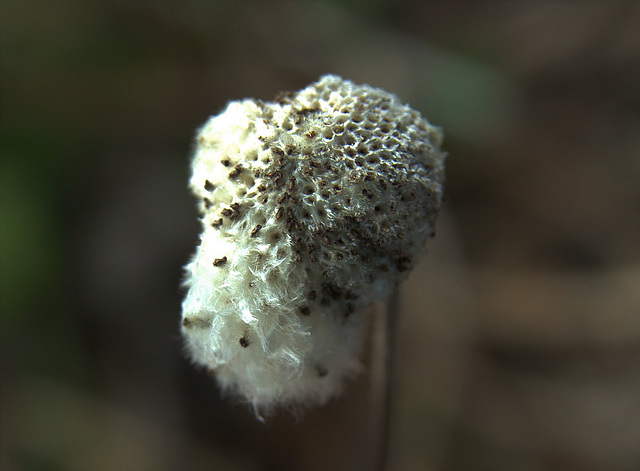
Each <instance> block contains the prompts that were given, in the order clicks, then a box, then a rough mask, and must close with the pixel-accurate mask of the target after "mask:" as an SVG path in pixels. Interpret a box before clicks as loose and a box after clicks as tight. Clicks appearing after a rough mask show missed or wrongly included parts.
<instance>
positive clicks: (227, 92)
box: [0, 0, 640, 471]
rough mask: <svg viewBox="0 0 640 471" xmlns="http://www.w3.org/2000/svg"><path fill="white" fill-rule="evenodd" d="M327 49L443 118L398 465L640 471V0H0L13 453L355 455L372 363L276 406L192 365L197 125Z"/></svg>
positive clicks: (131, 465) (42, 460) (269, 92)
mask: <svg viewBox="0 0 640 471" xmlns="http://www.w3.org/2000/svg"><path fill="white" fill-rule="evenodd" d="M325 73H336V74H340V75H342V76H344V77H345V78H349V79H351V80H353V81H355V82H358V83H368V84H371V85H374V86H379V87H383V88H385V89H387V90H390V91H392V92H394V93H396V94H398V95H399V96H400V97H401V98H402V100H403V101H405V102H408V103H410V104H411V105H412V106H413V107H415V108H417V109H419V110H420V111H421V112H422V113H423V114H424V115H425V116H426V117H428V119H429V120H430V121H431V122H432V123H434V124H437V125H440V126H443V127H444V130H445V134H446V140H445V148H446V150H447V151H448V152H449V154H450V156H449V160H448V182H447V195H446V202H445V206H444V209H443V212H442V214H441V217H440V220H439V225H438V235H437V237H436V238H435V239H434V240H433V241H432V242H433V243H431V244H430V245H429V254H428V256H427V258H426V259H425V261H424V262H423V263H422V264H421V265H420V267H419V268H418V269H417V270H415V272H414V273H413V274H412V276H411V278H410V279H409V280H408V281H407V282H406V284H405V285H404V286H403V289H402V312H401V318H400V321H399V322H400V326H399V337H398V350H397V356H396V366H397V370H396V387H395V391H394V392H395V396H394V405H393V409H392V428H391V455H390V465H391V466H390V469H393V470H434V471H458V470H460V471H461V470H472V471H474V470H487V471H491V470H505V471H507V470H508V471H519V470H523V471H543V470H557V471H565V470H566V471H572V470H576V471H578V470H579V471H600V470H602V471H605V470H606V471H618V470H619V471H633V470H637V469H640V3H639V2H634V1H629V2H622V1H581V2H570V1H567V2H557V1H556V2H552V1H546V2H516V1H512V2H410V1H406V0H405V1H403V0H373V1H365V0H362V1H356V0H353V1H348V0H343V1H335V2H330V1H328V2H304V1H300V2H290V3H285V2H248V1H238V2H215V1H210V2H209V1H184V2H160V1H158V2H155V1H154V2H151V1H147V2H127V1H92V2H86V1H62V0H59V1H56V0H51V1H44V0H43V1H33V0H24V1H16V0H14V1H11V0H2V3H0V81H1V82H0V85H1V90H0V98H1V102H0V138H1V153H2V168H1V175H0V178H1V179H2V183H1V188H2V199H1V204H2V206H1V239H0V242H1V254H2V259H1V262H2V266H1V270H0V274H1V282H2V284H1V292H0V296H1V298H0V299H1V317H0V319H1V347H0V355H1V363H0V368H1V369H0V382H1V386H0V408H1V409H0V423H1V428H0V433H1V435H0V439H1V450H0V468H2V469H4V470H7V471H13V470H72V471H75V470H77V471H84V470H98V471H101V470H105V471H107V470H136V471H140V470H158V471H163V470H194V471H195V470H205V469H206V470H264V471H267V470H268V471H271V470H284V471H288V470H326V469H332V470H336V471H338V470H359V469H365V463H367V460H368V458H367V457H368V456H370V455H371V449H370V446H369V445H367V436H368V435H367V429H368V426H367V423H368V413H369V409H368V402H367V401H368V383H367V374H364V375H363V376H362V377H360V378H359V379H358V380H356V381H353V382H352V383H351V384H350V386H349V387H348V388H347V391H346V393H345V394H344V396H342V397H341V398H339V399H336V400H334V401H332V402H331V403H330V404H329V405H327V406H326V407H324V408H321V409H318V410H314V411H312V412H310V413H309V414H307V415H306V416H305V417H304V418H303V419H301V420H300V419H296V418H295V417H292V416H290V415H289V414H279V415H278V416H276V417H274V418H273V419H272V420H270V421H268V422H267V424H266V425H265V424H261V423H259V422H257V421H256V420H255V419H254V417H253V416H252V414H251V412H250V411H249V410H248V409H247V408H246V407H245V406H243V405H242V404H238V403H237V402H234V401H233V400H229V399H225V398H221V397H220V393H219V391H218V389H217V388H216V385H215V383H214V381H213V380H212V379H211V378H210V377H208V376H207V375H206V374H204V373H203V372H201V371H198V370H195V369H193V368H192V367H191V366H190V365H189V364H188V361H187V360H185V358H184V356H183V351H182V346H181V341H180V336H179V328H178V326H179V316H180V302H181V297H182V295H183V292H182V290H181V288H180V287H179V285H180V281H181V276H182V272H181V270H182V269H181V267H182V265H184V264H185V262H186V261H187V259H188V257H189V256H190V254H191V252H192V250H193V248H194V247H195V243H196V239H197V236H198V229H199V226H198V222H197V220H196V211H195V201H194V200H193V198H192V197H191V196H190V194H189V193H188V191H187V188H186V182H187V178H188V163H189V155H190V152H191V150H192V148H193V136H194V133H195V129H196V128H197V127H198V126H200V125H201V124H203V123H204V121H205V120H206V119H207V118H208V117H209V116H210V115H212V114H216V113H217V112H219V111H220V110H221V109H222V108H223V107H224V106H225V104H226V103H227V102H228V101H229V100H231V99H239V98H243V97H255V98H261V99H264V100H269V99H271V98H272V97H274V96H275V95H276V94H277V93H278V92H280V91H282V90H297V89H300V88H302V87H304V86H305V85H306V84H308V83H310V82H311V81H314V80H316V79H317V78H318V77H319V76H320V75H322V74H325Z"/></svg>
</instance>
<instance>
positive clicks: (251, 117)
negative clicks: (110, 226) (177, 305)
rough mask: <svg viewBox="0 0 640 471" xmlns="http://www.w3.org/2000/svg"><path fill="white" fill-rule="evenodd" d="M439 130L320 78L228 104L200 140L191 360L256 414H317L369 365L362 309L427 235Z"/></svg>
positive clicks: (438, 171) (391, 103) (188, 330)
mask: <svg viewBox="0 0 640 471" xmlns="http://www.w3.org/2000/svg"><path fill="white" fill-rule="evenodd" d="M441 141H442V134H441V131H440V130H439V128H437V127H434V126H432V125H430V124H429V123H428V122H427V121H426V120H425V119H424V118H422V117H421V115H420V114H419V113H418V112H417V111H414V110H412V109H411V108H409V107H407V106H405V105H403V104H402V103H401V102H400V101H399V100H398V98H397V97H395V96H394V95H391V94H389V93H387V92H385V91H383V90H380V89H377V88H372V87H369V86H366V85H362V86H361V85H356V84H353V83H352V82H349V81H347V80H342V79H341V78H340V77H337V76H334V75H327V76H324V77H322V78H321V80H320V81H318V82H316V83H313V84H311V85H309V86H308V87H307V88H305V89H303V90H301V91H300V92H297V93H286V94H282V95H281V96H279V97H278V98H276V100H275V101H274V102H269V103H265V102H262V101H260V100H243V101H234V102H231V103H229V105H228V106H227V108H226V109H225V110H224V111H223V112H222V113H221V114H219V115H218V116H215V117H212V118H211V119H210V120H209V121H208V122H207V123H206V124H205V125H204V127H203V128H202V129H201V130H200V131H199V134H198V138H197V149H196V151H195V155H194V157H193V163H192V170H193V176H192V177H191V181H190V187H191V190H192V191H193V193H194V194H195V196H196V197H197V199H198V207H199V210H200V213H201V216H202V218H201V220H202V235H201V238H200V239H201V242H200V245H199V246H198V247H197V249H196V253H195V255H194V257H193V259H192V260H191V262H190V263H189V264H188V265H187V266H186V275H187V276H186V282H185V284H186V286H187V287H188V292H187V295H186V297H185V299H184V302H183V305H182V311H183V312H182V333H183V335H184V338H185V340H186V346H187V350H188V353H189V355H190V357H191V358H192V360H193V361H194V362H195V363H196V364H198V365H203V366H204V367H206V368H208V369H210V370H212V371H213V373H214V374H215V376H216V378H217V379H218V382H219V383H220V385H221V386H222V388H223V390H225V391H227V392H231V393H233V394H236V395H239V396H240V397H241V398H243V399H244V400H246V401H247V402H249V403H250V404H252V405H253V407H254V408H255V410H256V411H257V412H258V413H263V412H268V411H269V410H270V409H272V408H273V406H278V405H287V406H293V407H300V406H308V405H314V404H322V403H324V402H326V401H327V400H328V399H329V398H330V397H332V396H333V395H335V394H337V393H338V392H339V391H340V390H341V386H342V383H343V380H344V379H345V378H347V377H349V376H352V375H353V374H354V373H356V372H357V371H358V370H359V369H360V362H359V360H358V354H359V350H360V347H361V345H362V343H363V338H364V333H365V330H366V325H367V319H366V317H367V313H366V309H365V308H367V307H368V306H370V305H371V304H372V303H373V302H374V301H376V300H380V299H383V298H384V297H385V296H387V295H388V294H389V293H390V292H391V291H392V290H393V289H394V288H395V287H396V285H397V284H398V283H399V281H401V280H402V279H403V278H404V277H405V276H406V275H407V273H408V271H409V270H410V269H411V268H412V267H413V266H414V265H415V264H416V263H417V261H418V258H419V257H420V255H421V253H422V252H423V248H424V245H425V241H426V239H427V238H429V237H430V236H433V234H434V231H435V221H436V217H437V214H438V211H439V209H440V204H441V201H442V182H443V179H444V153H443V152H441V150H440V144H441Z"/></svg>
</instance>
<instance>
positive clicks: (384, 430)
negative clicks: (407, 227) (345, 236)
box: [371, 290, 398, 471]
mask: <svg viewBox="0 0 640 471" xmlns="http://www.w3.org/2000/svg"><path fill="white" fill-rule="evenodd" d="M397 311H398V293H397V291H396V290H394V291H393V293H392V294H391V295H390V296H389V298H388V299H387V302H386V305H385V306H384V308H382V309H376V313H375V316H374V323H373V343H372V355H371V411H372V414H371V425H372V427H371V431H372V434H373V435H372V441H371V444H372V446H373V450H372V458H373V463H372V468H371V469H373V470H374V471H384V470H385V469H386V466H387V459H388V451H389V428H390V420H391V395H392V389H393V388H392V386H393V359H394V353H395V337H396V326H397V318H398V315H397V314H398V312H397Z"/></svg>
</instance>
